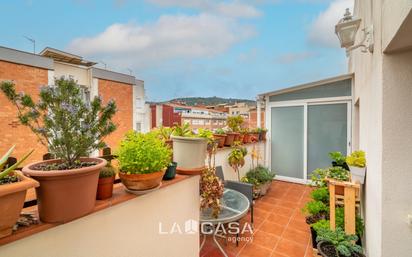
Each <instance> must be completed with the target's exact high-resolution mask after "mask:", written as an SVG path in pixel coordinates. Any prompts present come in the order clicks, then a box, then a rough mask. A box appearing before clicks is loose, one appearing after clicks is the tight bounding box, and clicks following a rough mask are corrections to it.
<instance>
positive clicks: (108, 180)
mask: <svg viewBox="0 0 412 257" xmlns="http://www.w3.org/2000/svg"><path fill="white" fill-rule="evenodd" d="M115 176H116V171H115V169H114V168H113V166H112V165H111V164H110V163H109V162H108V163H107V165H106V166H105V167H103V168H102V170H101V171H100V174H99V181H98V183H97V194H96V199H97V200H105V199H108V198H110V197H112V195H113V184H114V178H115Z"/></svg>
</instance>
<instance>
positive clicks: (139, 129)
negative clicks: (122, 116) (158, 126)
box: [135, 122, 142, 132]
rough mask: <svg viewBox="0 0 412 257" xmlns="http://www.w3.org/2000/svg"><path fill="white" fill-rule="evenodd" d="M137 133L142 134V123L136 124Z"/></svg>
mask: <svg viewBox="0 0 412 257" xmlns="http://www.w3.org/2000/svg"><path fill="white" fill-rule="evenodd" d="M135 130H136V131H137V132H142V123H141V122H137V123H136V129H135Z"/></svg>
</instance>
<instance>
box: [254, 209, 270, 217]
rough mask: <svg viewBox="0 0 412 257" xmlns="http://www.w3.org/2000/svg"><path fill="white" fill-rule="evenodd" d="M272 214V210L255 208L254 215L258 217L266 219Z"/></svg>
mask: <svg viewBox="0 0 412 257" xmlns="http://www.w3.org/2000/svg"><path fill="white" fill-rule="evenodd" d="M269 215H270V212H268V211H265V210H262V209H257V208H256V209H255V208H254V209H253V217H254V218H258V219H266V218H267V217H268V216H269Z"/></svg>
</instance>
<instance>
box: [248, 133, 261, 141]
mask: <svg viewBox="0 0 412 257" xmlns="http://www.w3.org/2000/svg"><path fill="white" fill-rule="evenodd" d="M250 141H251V143H253V142H258V141H259V133H252V134H251V140H250Z"/></svg>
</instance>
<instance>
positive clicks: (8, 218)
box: [0, 172, 39, 238]
mask: <svg viewBox="0 0 412 257" xmlns="http://www.w3.org/2000/svg"><path fill="white" fill-rule="evenodd" d="M16 173H17V176H18V177H19V180H20V181H19V182H16V183H12V184H5V185H0V238H2V237H5V236H8V235H11V233H12V232H13V226H14V224H16V221H17V219H18V218H19V216H20V212H21V209H22V208H23V205H24V200H25V198H26V191H27V189H29V188H32V187H38V186H39V182H37V181H35V180H33V179H31V178H28V177H25V176H23V174H21V173H20V172H16Z"/></svg>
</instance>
